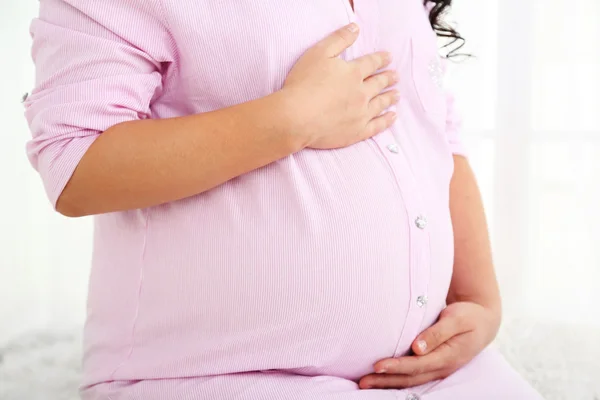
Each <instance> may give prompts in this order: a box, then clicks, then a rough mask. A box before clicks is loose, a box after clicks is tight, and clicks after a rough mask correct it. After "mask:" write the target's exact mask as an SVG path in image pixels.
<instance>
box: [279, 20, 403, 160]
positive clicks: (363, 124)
mask: <svg viewBox="0 0 600 400" xmlns="http://www.w3.org/2000/svg"><path fill="white" fill-rule="evenodd" d="M357 38H358V26H357V25H356V24H351V25H348V26H345V27H343V28H341V29H339V30H338V31H336V32H334V33H333V34H331V35H330V36H328V37H327V38H325V39H323V40H322V41H320V42H319V43H317V44H316V45H315V46H313V47H312V48H311V49H309V50H308V51H307V52H306V53H305V54H304V55H303V56H302V57H301V58H300V60H298V62H297V63H296V65H295V66H294V67H293V68H292V70H291V71H290V73H289V75H288V76H287V79H286V81H285V84H284V87H283V89H282V92H285V93H287V94H288V96H289V99H291V101H292V104H293V112H294V114H295V115H294V117H293V119H294V124H295V126H297V127H299V130H298V132H300V134H302V135H306V136H305V139H306V143H307V147H311V148H317V149H333V148H340V147H345V146H349V145H351V144H354V143H356V142H359V141H362V140H365V139H368V138H370V137H371V136H373V135H376V134H377V133H379V132H381V131H383V130H385V129H387V128H388V127H389V126H390V125H391V124H392V123H393V122H394V119H395V117H396V115H395V113H393V112H385V113H384V111H385V110H386V109H387V108H388V107H390V106H391V105H393V104H395V103H397V101H398V96H399V94H398V91H397V90H388V91H385V92H384V90H386V89H388V88H390V87H391V86H393V85H394V84H395V83H396V82H397V81H398V78H397V75H396V73H395V72H394V71H389V70H388V71H384V72H378V71H379V70H381V69H382V68H385V67H387V66H388V65H389V64H390V62H391V55H390V54H389V53H387V52H377V53H372V54H369V55H365V56H363V57H360V58H357V59H355V60H353V61H344V60H342V59H341V58H339V57H338V56H339V55H340V54H341V53H342V52H343V51H344V50H346V49H347V48H348V47H350V46H351V45H352V44H353V43H354V42H355V41H356V39H357ZM382 113H383V114H382ZM295 131H296V130H295Z"/></svg>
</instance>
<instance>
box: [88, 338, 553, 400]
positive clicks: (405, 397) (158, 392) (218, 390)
mask: <svg viewBox="0 0 600 400" xmlns="http://www.w3.org/2000/svg"><path fill="white" fill-rule="evenodd" d="M82 397H83V400H399V399H402V400H542V397H541V396H540V394H538V393H537V392H536V391H535V390H534V389H533V388H532V387H531V386H530V385H529V384H528V383H527V382H526V381H525V380H524V379H523V378H522V377H520V376H519V375H518V374H517V373H516V372H515V371H514V370H513V369H512V367H511V366H510V365H508V363H507V362H506V361H505V360H504V358H503V357H502V356H501V355H500V354H499V353H498V351H496V350H495V349H492V348H488V349H486V350H485V351H484V352H482V353H481V354H480V355H479V356H478V357H476V358H475V359H474V360H472V361H471V362H470V363H469V364H467V365H466V366H465V367H463V368H462V369H460V370H459V371H457V372H456V373H454V374H453V375H451V376H449V377H448V378H446V379H444V380H441V381H434V382H430V383H428V384H425V385H422V386H418V387H414V388H410V389H402V390H392V389H390V390H381V389H377V390H361V389H359V388H358V385H357V384H356V382H353V381H350V380H346V379H342V378H338V377H334V376H316V377H313V376H301V375H290V374H284V373H280V372H277V371H273V372H252V373H241V374H234V375H220V376H212V377H199V378H194V377H190V378H185V379H167V380H147V381H144V380H142V381H115V382H111V383H103V384H100V385H96V386H94V387H92V388H88V389H86V390H84V391H83V392H82Z"/></svg>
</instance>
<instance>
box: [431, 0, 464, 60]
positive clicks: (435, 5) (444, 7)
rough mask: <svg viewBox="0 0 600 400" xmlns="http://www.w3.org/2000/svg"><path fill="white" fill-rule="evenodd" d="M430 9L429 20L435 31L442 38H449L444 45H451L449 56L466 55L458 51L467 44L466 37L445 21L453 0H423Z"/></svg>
mask: <svg viewBox="0 0 600 400" xmlns="http://www.w3.org/2000/svg"><path fill="white" fill-rule="evenodd" d="M423 3H424V4H425V6H428V8H430V9H431V11H429V22H430V23H431V27H432V28H433V30H434V31H435V33H436V34H437V35H438V36H439V37H442V38H445V39H448V40H449V41H448V43H446V44H445V45H444V47H450V50H449V51H448V55H447V57H453V56H457V55H463V56H464V55H465V54H458V53H456V52H457V51H458V50H460V48H461V47H463V46H464V44H465V39H464V38H463V37H462V36H461V35H460V33H458V32H457V31H456V29H454V28H453V27H452V26H451V25H449V24H447V23H446V22H444V20H443V17H444V15H445V14H446V12H447V11H448V10H449V8H450V6H451V5H452V0H423Z"/></svg>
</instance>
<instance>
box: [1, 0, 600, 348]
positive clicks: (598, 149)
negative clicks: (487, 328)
mask: <svg viewBox="0 0 600 400" xmlns="http://www.w3.org/2000/svg"><path fill="white" fill-rule="evenodd" d="M455 2H456V3H457V4H456V6H455V11H454V17H453V18H454V19H455V20H457V21H459V22H460V24H459V27H460V29H461V32H462V33H463V35H464V36H465V37H466V38H467V39H468V45H467V47H466V48H465V50H466V51H468V52H470V53H473V54H474V55H475V56H476V58H474V59H472V60H470V61H467V62H464V63H461V64H458V65H454V66H452V67H451V71H450V75H449V77H448V82H447V84H448V86H450V87H452V88H454V90H455V92H456V95H457V97H458V100H459V105H460V107H461V108H462V110H463V114H464V117H465V125H464V132H463V137H464V140H465V141H466V142H467V144H468V148H469V150H470V158H471V162H472V164H473V166H474V168H475V170H476V173H477V176H478V179H479V182H480V185H481V189H482V191H483V194H484V200H485V204H486V209H487V213H488V217H489V220H490V227H491V234H492V238H493V244H494V250H495V258H496V264H497V271H498V276H499V279H500V282H501V287H502V290H503V294H504V299H505V306H506V314H507V315H508V316H521V317H523V316H524V317H526V318H532V319H535V320H539V321H551V322H557V323H561V324H569V325H572V326H575V325H578V326H579V327H580V328H579V329H581V327H582V326H583V327H584V328H585V326H590V327H592V326H595V327H596V328H597V327H599V326H600V311H599V307H600V290H598V289H599V287H600V22H599V18H598V17H599V16H600V0H577V1H573V0H529V1H527V0H502V1H498V0H487V1H485V2H484V1H480V0H457V1H455ZM0 7H1V9H0V10H1V12H0V50H1V51H0V54H1V57H2V58H1V61H2V62H0V82H1V84H0V133H1V137H0V167H1V168H0V188H1V189H0V191H1V193H0V194H1V195H0V250H1V251H0V342H2V341H4V340H7V339H9V338H13V337H15V336H17V335H20V334H22V333H24V332H27V331H30V330H32V329H46V328H48V329H56V328H58V329H64V328H70V327H77V326H80V325H81V323H82V321H83V318H84V314H85V296H86V291H87V278H88V273H89V264H90V255H91V220H90V219H82V220H69V219H66V218H64V217H61V216H59V215H57V214H55V213H53V211H52V210H51V208H50V206H49V204H48V203H47V200H46V196H45V194H44V192H43V189H42V185H41V182H40V180H39V178H38V177H37V175H36V173H35V172H34V171H33V170H32V169H31V167H30V166H29V164H28V162H27V158H26V156H25V151H24V145H25V141H26V140H27V139H28V137H29V133H28V129H27V125H26V123H25V120H24V118H23V109H22V105H21V104H20V98H21V96H22V95H23V94H24V93H25V92H27V91H29V90H31V85H32V83H33V74H34V71H33V65H32V63H31V59H30V37H29V33H28V27H29V23H30V20H31V18H32V17H33V16H35V15H36V13H37V7H38V2H37V1H35V0H19V1H14V0H0Z"/></svg>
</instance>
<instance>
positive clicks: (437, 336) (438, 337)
mask: <svg viewBox="0 0 600 400" xmlns="http://www.w3.org/2000/svg"><path fill="white" fill-rule="evenodd" d="M431 340H432V342H434V343H440V342H441V341H442V332H441V331H439V330H434V331H431Z"/></svg>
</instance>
